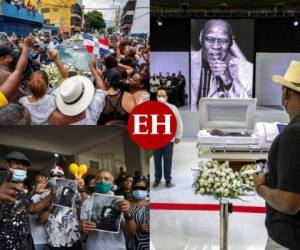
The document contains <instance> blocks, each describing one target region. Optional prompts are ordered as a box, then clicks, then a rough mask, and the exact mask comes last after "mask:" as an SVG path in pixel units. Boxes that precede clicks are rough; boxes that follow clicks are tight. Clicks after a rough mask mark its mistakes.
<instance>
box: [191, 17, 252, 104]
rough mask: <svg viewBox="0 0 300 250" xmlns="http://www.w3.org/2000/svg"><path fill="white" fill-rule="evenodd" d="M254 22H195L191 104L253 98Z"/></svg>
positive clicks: (193, 21) (224, 20) (237, 20)
mask: <svg viewBox="0 0 300 250" xmlns="http://www.w3.org/2000/svg"><path fill="white" fill-rule="evenodd" d="M253 57H254V20H253V19H192V20H191V54H190V65H191V76H190V79H191V81H190V83H191V85H190V91H191V104H192V105H195V104H196V105H198V104H199V101H200V99H201V98H202V97H211V98H251V97H252V96H253V61H254V60H253Z"/></svg>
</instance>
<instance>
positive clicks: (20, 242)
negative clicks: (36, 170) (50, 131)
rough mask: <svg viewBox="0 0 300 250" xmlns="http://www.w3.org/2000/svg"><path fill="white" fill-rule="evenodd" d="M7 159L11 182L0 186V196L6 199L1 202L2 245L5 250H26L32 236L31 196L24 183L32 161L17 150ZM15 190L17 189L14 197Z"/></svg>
mask: <svg viewBox="0 0 300 250" xmlns="http://www.w3.org/2000/svg"><path fill="white" fill-rule="evenodd" d="M6 161H7V172H8V173H9V180H10V182H11V183H4V184H2V185H1V188H0V191H2V193H0V197H1V196H2V199H3V200H5V201H4V202H3V203H2V204H1V218H0V246H1V249H4V250H8V249H16V250H24V249H26V245H27V240H28V239H29V236H30V226H29V214H28V213H27V205H28V204H29V202H30V197H29V195H28V194H27V192H26V190H25V189H26V187H25V184H24V181H25V179H26V176H27V174H26V173H27V170H28V167H29V166H30V161H29V160H28V158H27V157H26V156H25V155H24V154H22V153H20V152H16V151H15V152H12V153H10V154H8V155H7V156H6ZM13 190H16V191H14V194H15V195H14V197H12V192H13Z"/></svg>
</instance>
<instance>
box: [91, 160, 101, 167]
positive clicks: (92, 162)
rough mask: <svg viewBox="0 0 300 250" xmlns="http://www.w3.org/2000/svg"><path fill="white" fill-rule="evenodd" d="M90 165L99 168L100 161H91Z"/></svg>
mask: <svg viewBox="0 0 300 250" xmlns="http://www.w3.org/2000/svg"><path fill="white" fill-rule="evenodd" d="M90 167H91V168H96V169H99V162H97V161H90Z"/></svg>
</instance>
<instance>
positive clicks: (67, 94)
mask: <svg viewBox="0 0 300 250" xmlns="http://www.w3.org/2000/svg"><path fill="white" fill-rule="evenodd" d="M94 93H95V88H94V85H93V83H92V81H91V80H90V79H88V78H87V77H84V76H73V77H70V78H68V79H66V80H64V81H63V82H62V84H61V85H60V87H58V88H57V90H56V105H57V108H58V109H59V111H60V112H61V113H63V114H65V115H67V116H75V115H78V114H80V113H81V112H83V111H84V110H85V109H86V108H87V107H88V106H89V105H90V103H91V101H92V99H93V97H94Z"/></svg>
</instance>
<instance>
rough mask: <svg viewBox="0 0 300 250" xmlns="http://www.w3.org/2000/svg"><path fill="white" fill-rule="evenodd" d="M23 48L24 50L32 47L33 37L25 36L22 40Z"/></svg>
mask: <svg viewBox="0 0 300 250" xmlns="http://www.w3.org/2000/svg"><path fill="white" fill-rule="evenodd" d="M24 47H25V48H32V47H33V36H31V35H30V36H27V37H25V39H24Z"/></svg>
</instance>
